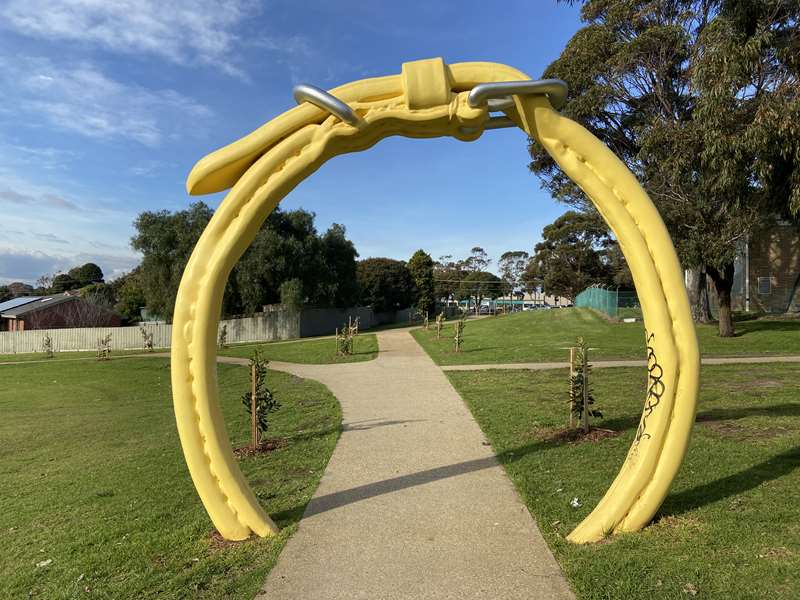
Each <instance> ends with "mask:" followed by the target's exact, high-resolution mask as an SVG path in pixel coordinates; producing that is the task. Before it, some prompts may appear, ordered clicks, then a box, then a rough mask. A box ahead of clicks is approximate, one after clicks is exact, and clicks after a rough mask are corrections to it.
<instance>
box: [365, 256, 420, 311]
mask: <svg viewBox="0 0 800 600" xmlns="http://www.w3.org/2000/svg"><path fill="white" fill-rule="evenodd" d="M357 274H358V285H359V288H360V289H361V302H362V304H364V305H366V306H370V307H372V309H373V310H375V311H376V312H386V311H391V310H398V309H402V308H407V307H409V306H411V304H412V303H413V302H414V281H413V279H412V278H411V273H410V272H409V270H408V266H407V265H406V263H405V262H403V261H402V260H394V259H391V258H367V259H365V260H361V261H358V269H357Z"/></svg>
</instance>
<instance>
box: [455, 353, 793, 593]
mask: <svg viewBox="0 0 800 600" xmlns="http://www.w3.org/2000/svg"><path fill="white" fill-rule="evenodd" d="M448 377H449V378H450V380H451V381H452V383H453V385H454V386H455V387H456V389H458V390H459V392H460V394H461V395H462V397H463V398H464V399H465V400H466V402H467V404H468V405H469V407H470V409H471V411H472V413H473V415H474V416H475V418H476V419H477V421H478V423H479V424H480V426H481V428H482V429H483V431H484V432H485V433H486V435H487V437H488V438H489V440H490V441H491V443H492V446H493V448H494V450H495V452H496V453H497V454H498V458H499V460H500V462H501V463H502V464H503V466H504V467H505V469H506V471H507V472H508V474H509V476H510V477H511V479H512V480H513V481H514V483H515V485H516V487H517V489H518V490H519V492H520V494H521V495H522V498H523V500H524V502H525V503H526V504H527V506H528V508H529V510H530V511H531V514H532V515H533V516H534V518H535V519H536V521H537V522H538V524H539V527H540V529H541V530H542V533H543V534H544V536H545V538H546V539H547V542H548V543H549V544H550V547H551V548H552V549H553V551H554V553H555V555H556V557H557V559H558V561H559V562H560V564H561V565H562V568H563V570H564V573H565V575H566V576H567V578H568V579H569V580H570V582H571V585H572V586H573V589H574V590H575V591H576V593H577V595H578V597H579V598H581V599H587V598H597V599H601V598H603V599H609V598H614V599H616V598H624V599H626V600H627V599H634V598H647V599H650V598H688V597H691V596H692V595H694V594H693V592H697V597H698V598H725V599H738V598H753V599H755V598H787V599H789V598H792V599H793V598H800V575H798V572H800V505H799V504H798V502H797V497H798V496H797V490H798V489H800V470H798V468H797V467H800V398H798V394H797V368H796V367H795V366H793V365H748V367H747V369H746V370H745V369H742V368H740V367H737V366H727V365H726V366H715V367H704V368H703V372H702V383H701V393H700V408H699V412H698V422H697V424H696V425H695V428H694V433H693V437H692V441H691V445H690V449H689V452H688V455H687V458H686V461H685V462H684V464H683V467H682V468H681V471H680V472H679V474H678V477H677V478H676V481H675V483H674V485H673V488H672V490H671V492H670V494H669V496H668V497H667V499H666V501H665V502H664V504H663V506H662V508H661V510H660V512H659V514H658V515H657V517H656V519H655V522H654V524H652V525H651V526H649V527H648V528H646V529H645V530H644V531H643V532H641V533H638V534H623V535H619V536H612V537H611V538H609V540H608V541H606V542H603V543H599V544H593V545H586V546H577V545H573V544H571V543H569V542H566V541H565V539H564V537H565V536H566V535H567V534H568V533H569V532H570V531H571V530H572V528H573V527H575V525H577V524H578V523H579V522H580V521H581V520H582V519H583V518H584V517H585V516H586V515H587V514H588V513H589V512H590V511H591V510H592V508H594V506H595V505H596V503H597V502H598V501H599V500H600V498H601V497H602V495H603V494H604V493H605V491H606V489H607V488H608V486H609V484H610V483H611V481H612V479H613V478H614V476H615V475H616V473H617V470H618V469H619V467H620V465H621V464H622V461H623V459H624V457H625V454H626V452H627V450H628V448H629V446H630V444H631V441H632V438H633V435H634V432H635V428H636V426H637V424H638V419H639V415H640V413H641V406H642V400H643V398H644V374H643V372H642V370H641V369H603V370H598V371H596V372H595V373H594V374H593V388H594V395H595V397H596V401H597V407H598V408H599V409H600V410H602V411H603V413H604V415H605V418H604V419H600V420H598V421H597V424H598V426H600V427H603V428H608V429H612V430H614V431H616V432H620V435H619V436H618V437H610V438H607V439H603V440H601V441H595V442H589V441H583V442H572V443H566V442H563V441H556V438H555V436H554V435H553V434H554V431H555V429H556V428H560V427H563V426H564V424H565V421H566V418H567V404H566V389H567V373H566V370H553V371H539V372H531V371H460V372H450V373H448ZM572 498H578V499H579V501H580V503H581V506H580V507H579V508H577V509H575V508H572V507H571V506H570V500H571V499H572Z"/></svg>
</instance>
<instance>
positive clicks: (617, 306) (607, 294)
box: [575, 285, 642, 319]
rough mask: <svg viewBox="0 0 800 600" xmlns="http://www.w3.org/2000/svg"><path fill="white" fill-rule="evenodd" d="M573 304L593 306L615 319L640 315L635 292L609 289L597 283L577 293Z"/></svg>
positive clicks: (584, 306)
mask: <svg viewBox="0 0 800 600" xmlns="http://www.w3.org/2000/svg"><path fill="white" fill-rule="evenodd" d="M575 306H577V307H582V308H593V309H595V310H599V311H600V312H604V313H605V314H607V315H608V316H609V317H614V318H615V319H622V318H626V317H635V318H641V316H642V313H641V309H640V308H639V298H638V297H637V296H636V292H634V291H631V290H618V289H610V288H605V287H602V286H599V285H593V286H592V287H588V288H586V289H585V290H583V291H582V292H581V293H580V294H578V295H577V296H576V297H575Z"/></svg>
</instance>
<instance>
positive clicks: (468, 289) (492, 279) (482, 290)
mask: <svg viewBox="0 0 800 600" xmlns="http://www.w3.org/2000/svg"><path fill="white" fill-rule="evenodd" d="M507 292H508V285H507V284H506V283H505V282H504V281H503V280H502V279H500V278H499V277H498V276H497V275H495V274H494V273H489V272H488V271H472V272H470V273H468V274H467V275H466V276H465V277H464V280H463V281H462V282H461V285H460V286H459V288H458V297H459V299H460V300H465V299H468V298H470V299H472V300H473V301H474V303H475V307H476V310H477V309H478V307H480V305H481V302H483V300H484V299H487V298H488V299H491V300H494V299H496V298H499V297H500V296H501V295H503V294H505V293H507Z"/></svg>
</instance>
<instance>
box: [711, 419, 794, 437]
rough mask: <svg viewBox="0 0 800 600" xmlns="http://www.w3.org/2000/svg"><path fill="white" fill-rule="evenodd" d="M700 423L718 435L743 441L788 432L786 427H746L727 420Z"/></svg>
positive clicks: (778, 435)
mask: <svg viewBox="0 0 800 600" xmlns="http://www.w3.org/2000/svg"><path fill="white" fill-rule="evenodd" d="M701 424H702V425H703V427H706V428H707V429H710V430H711V431H713V432H714V433H716V434H717V435H718V436H720V437H724V438H729V439H735V440H744V441H748V440H769V439H773V438H776V437H781V436H784V435H787V434H789V433H790V430H789V429H787V428H786V427H746V426H744V425H738V424H737V423H731V422H729V421H715V420H709V421H703V422H702V423H701Z"/></svg>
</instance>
